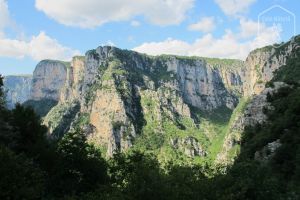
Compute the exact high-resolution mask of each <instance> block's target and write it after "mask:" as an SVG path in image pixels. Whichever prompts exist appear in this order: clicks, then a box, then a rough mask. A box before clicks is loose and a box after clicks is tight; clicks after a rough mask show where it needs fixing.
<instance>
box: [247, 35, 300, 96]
mask: <svg viewBox="0 0 300 200" xmlns="http://www.w3.org/2000/svg"><path fill="white" fill-rule="evenodd" d="M296 48H299V44H298V43H297V42H296V40H295V38H292V39H291V41H289V42H287V43H286V44H283V45H282V46H280V47H276V48H275V47H274V46H267V47H264V48H261V49H256V50H254V51H252V52H251V53H250V54H249V56H248V57H247V59H246V61H245V68H244V69H245V70H244V72H243V74H242V79H243V83H244V84H243V91H244V96H251V95H256V94H260V93H261V92H262V91H263V90H264V88H265V84H266V83H267V82H268V81H270V80H271V79H272V78H273V76H274V72H275V71H276V70H277V69H278V68H279V67H281V66H283V65H285V64H286V61H287V58H288V57H289V56H290V55H291V53H292V52H293V51H294V50H295V49H296Z"/></svg>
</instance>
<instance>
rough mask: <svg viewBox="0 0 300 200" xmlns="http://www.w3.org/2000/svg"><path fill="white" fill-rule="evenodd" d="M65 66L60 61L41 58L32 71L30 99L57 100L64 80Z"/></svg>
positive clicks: (65, 75) (65, 74)
mask: <svg viewBox="0 0 300 200" xmlns="http://www.w3.org/2000/svg"><path fill="white" fill-rule="evenodd" d="M66 78H67V66H66V65H65V64H64V63H63V62H61V61H53V60H43V61H41V62H40V63H39V64H38V65H37V66H36V68H35V70H34V72H33V80H32V89H31V99H33V100H40V99H53V100H57V101H58V100H59V97H60V91H61V89H62V87H63V85H64V84H65V82H66Z"/></svg>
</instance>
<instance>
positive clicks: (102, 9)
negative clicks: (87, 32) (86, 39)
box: [35, 0, 194, 28]
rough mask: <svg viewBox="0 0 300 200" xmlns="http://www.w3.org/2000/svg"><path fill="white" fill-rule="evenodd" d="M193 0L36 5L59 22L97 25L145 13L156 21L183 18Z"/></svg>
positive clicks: (78, 0) (60, 0) (62, 0)
mask: <svg viewBox="0 0 300 200" xmlns="http://www.w3.org/2000/svg"><path fill="white" fill-rule="evenodd" d="M193 5H194V0H138V1H137V0H109V1H107V0H85V1H82V0H51V1H49V0H36V1H35V6H36V8H37V9H38V10H40V11H42V12H44V13H45V14H46V15H47V16H48V17H50V18H52V19H54V20H56V21H57V22H59V23H61V24H64V25H68V26H76V27H81V28H94V27H97V26H100V25H102V24H104V23H107V22H116V21H126V20H130V19H132V18H134V17H135V16H139V15H142V16H144V17H145V18H146V19H147V20H148V21H149V22H150V23H152V24H155V25H161V26H165V25H174V24H179V23H180V22H182V21H183V20H184V19H185V17H186V13H187V11H188V10H189V9H191V8H192V7H193Z"/></svg>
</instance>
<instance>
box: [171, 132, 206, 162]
mask: <svg viewBox="0 0 300 200" xmlns="http://www.w3.org/2000/svg"><path fill="white" fill-rule="evenodd" d="M170 143H171V146H172V147H173V148H174V149H179V150H180V151H182V152H183V153H184V154H185V155H187V156H188V157H195V156H205V155H206V152H205V151H204V149H203V148H202V147H201V144H199V142H198V141H197V139H196V138H193V137H187V138H184V139H182V138H181V139H180V138H175V139H171V140H170Z"/></svg>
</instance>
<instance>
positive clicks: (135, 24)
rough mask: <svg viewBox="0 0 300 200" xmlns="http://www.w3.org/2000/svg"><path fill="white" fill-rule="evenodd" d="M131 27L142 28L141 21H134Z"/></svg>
mask: <svg viewBox="0 0 300 200" xmlns="http://www.w3.org/2000/svg"><path fill="white" fill-rule="evenodd" d="M130 25H131V26H134V27H137V26H140V25H141V23H140V22H139V21H136V20H133V21H131V22H130Z"/></svg>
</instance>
